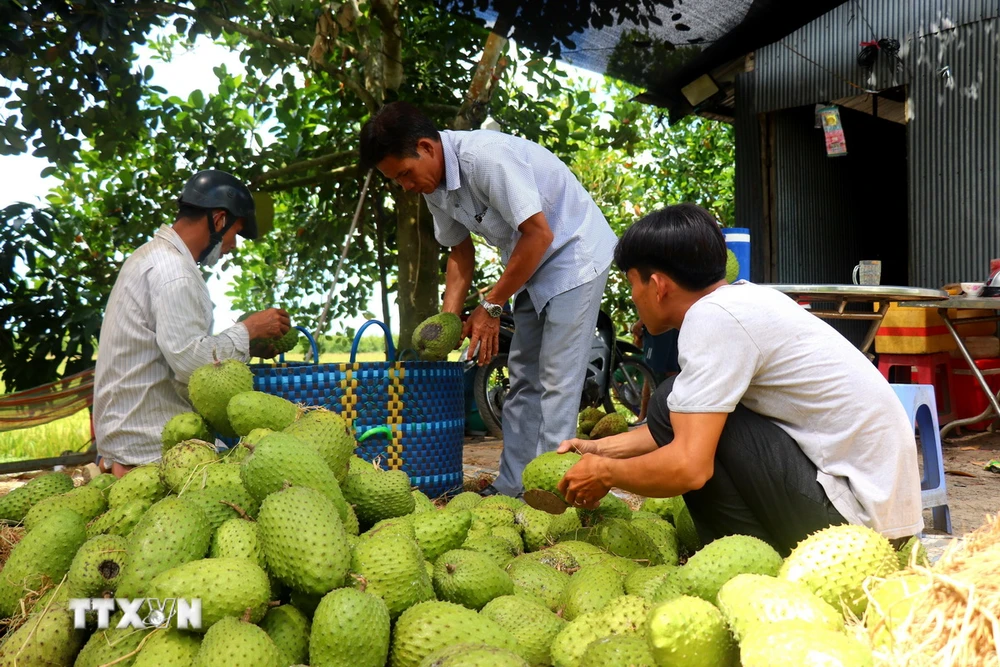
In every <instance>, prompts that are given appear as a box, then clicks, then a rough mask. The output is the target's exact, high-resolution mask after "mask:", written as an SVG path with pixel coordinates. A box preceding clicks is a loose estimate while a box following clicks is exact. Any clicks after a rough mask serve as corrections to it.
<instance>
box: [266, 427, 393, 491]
mask: <svg viewBox="0 0 1000 667" xmlns="http://www.w3.org/2000/svg"><path fill="white" fill-rule="evenodd" d="M285 433H288V434H289V435H294V436H295V437H296V438H298V439H299V440H301V441H302V442H304V443H306V444H307V445H310V446H312V447H313V448H314V449H315V450H316V451H317V452H319V455H320V456H322V457H323V460H324V461H326V464H327V465H328V466H329V467H330V470H332V471H333V475H334V477H336V478H337V481H338V482H339V483H341V484H343V483H344V480H346V479H347V473H348V468H349V461H350V459H351V458H352V457H353V456H354V450H355V449H357V446H358V442H357V440H355V439H354V431H353V429H352V427H351V424H350V422H348V421H347V420H346V419H344V418H343V417H341V416H340V415H339V414H337V413H336V412H333V411H331V410H323V409H314V410H309V411H308V412H306V413H305V414H303V415H302V416H301V417H299V418H298V419H297V420H296V421H294V422H293V423H291V424H290V425H289V426H287V427H286V428H285ZM359 460H360V459H359ZM365 465H366V466H367V468H368V469H369V470H374V468H372V466H371V464H369V463H365Z"/></svg>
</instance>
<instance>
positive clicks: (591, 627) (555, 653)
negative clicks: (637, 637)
mask: <svg viewBox="0 0 1000 667" xmlns="http://www.w3.org/2000/svg"><path fill="white" fill-rule="evenodd" d="M602 636H607V635H604V634H603V630H602V629H601V628H600V627H599V615H598V613H597V612H593V613H590V614H583V615H582V616H580V617H579V618H576V619H574V620H572V621H570V622H569V623H567V624H566V627H564V628H563V629H562V630H560V631H559V634H557V635H556V636H555V638H554V639H553V640H552V646H551V648H550V651H551V654H552V664H553V665H554V667H579V665H580V661H581V660H583V654H584V653H586V652H587V647H588V646H590V644H592V643H593V642H595V641H597V640H598V639H600V638H601V637H602ZM665 664H669V663H665Z"/></svg>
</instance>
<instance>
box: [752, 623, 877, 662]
mask: <svg viewBox="0 0 1000 667" xmlns="http://www.w3.org/2000/svg"><path fill="white" fill-rule="evenodd" d="M874 662H875V659H874V657H873V656H872V650H871V649H870V648H869V647H868V646H867V645H865V644H863V643H861V642H860V641H858V640H857V639H855V638H854V637H850V636H848V635H846V634H844V633H843V632H837V631H835V630H827V629H825V628H818V627H815V626H812V625H809V624H804V623H798V622H794V621H786V622H784V623H774V624H762V625H756V626H753V627H751V628H750V630H749V631H748V633H747V636H746V638H745V639H744V640H743V642H742V643H741V644H740V664H741V665H742V667H829V666H830V665H836V666H839V665H844V666H845V667H846V666H847V665H850V667H872V665H873V664H874Z"/></svg>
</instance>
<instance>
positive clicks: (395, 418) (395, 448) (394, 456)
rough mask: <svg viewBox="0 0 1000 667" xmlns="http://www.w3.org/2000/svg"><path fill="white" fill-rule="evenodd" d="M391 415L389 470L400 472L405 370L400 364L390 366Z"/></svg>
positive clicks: (389, 409) (389, 408)
mask: <svg viewBox="0 0 1000 667" xmlns="http://www.w3.org/2000/svg"><path fill="white" fill-rule="evenodd" d="M388 374H389V404H388V406H387V407H388V411H389V415H388V418H387V419H386V421H387V423H388V425H389V428H390V429H391V430H392V442H390V443H389V445H388V446H387V448H386V449H387V451H388V453H389V469H390V470H399V469H400V468H402V467H403V432H402V430H401V428H400V427H401V426H402V425H403V368H402V366H401V365H400V364H399V363H394V364H392V365H390V366H389V370H388Z"/></svg>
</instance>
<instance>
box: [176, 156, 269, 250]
mask: <svg viewBox="0 0 1000 667" xmlns="http://www.w3.org/2000/svg"><path fill="white" fill-rule="evenodd" d="M177 202H178V203H179V204H188V205H190V206H197V207H199V208H206V209H216V208H221V209H225V210H226V211H229V213H231V214H232V215H234V216H236V217H237V218H243V229H242V230H241V231H240V236H242V237H243V238H246V239H255V238H257V210H256V207H255V206H254V200H253V196H252V195H251V194H250V190H249V189H248V188H247V186H246V185H244V184H243V182H242V181H240V180H239V179H238V178H236V177H235V176H233V175H232V174H228V173H226V172H224V171H219V170H218V169H206V170H205V171H199V172H198V173H197V174H195V175H194V176H192V177H191V178H190V179H189V180H188V182H187V183H185V184H184V190H183V192H181V196H180V199H178V200H177Z"/></svg>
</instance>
